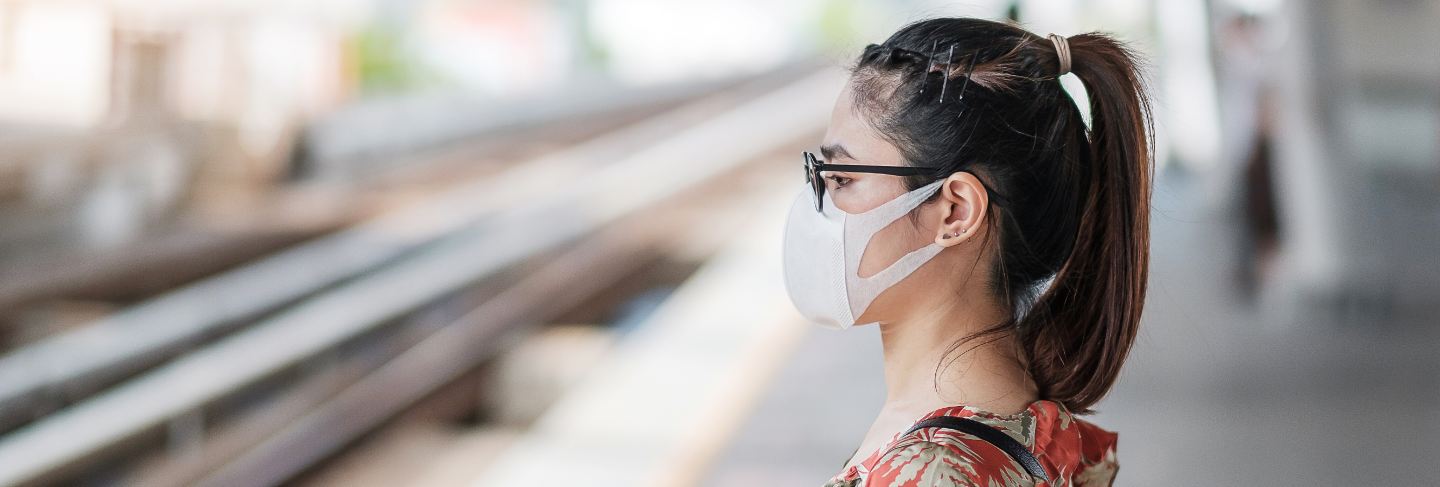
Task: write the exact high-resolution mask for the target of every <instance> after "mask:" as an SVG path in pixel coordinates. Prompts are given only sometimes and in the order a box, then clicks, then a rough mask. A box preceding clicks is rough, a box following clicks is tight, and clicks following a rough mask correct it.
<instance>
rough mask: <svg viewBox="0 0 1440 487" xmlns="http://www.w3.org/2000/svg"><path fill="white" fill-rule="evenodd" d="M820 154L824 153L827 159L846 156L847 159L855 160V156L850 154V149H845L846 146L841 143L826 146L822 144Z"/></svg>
mask: <svg viewBox="0 0 1440 487" xmlns="http://www.w3.org/2000/svg"><path fill="white" fill-rule="evenodd" d="M820 154H823V155H824V156H825V158H826V159H834V158H836V157H844V158H846V159H850V160H855V156H852V155H850V151H847V150H845V146H843V145H840V144H830V145H826V146H821V147H820Z"/></svg>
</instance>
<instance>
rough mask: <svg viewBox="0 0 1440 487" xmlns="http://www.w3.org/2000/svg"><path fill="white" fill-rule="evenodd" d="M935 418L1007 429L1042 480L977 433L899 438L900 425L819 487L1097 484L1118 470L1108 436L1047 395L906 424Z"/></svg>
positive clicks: (953, 409) (943, 431) (940, 412)
mask: <svg viewBox="0 0 1440 487" xmlns="http://www.w3.org/2000/svg"><path fill="white" fill-rule="evenodd" d="M937 416H956V417H961V418H971V419H974V420H976V421H980V422H982V423H985V424H988V425H991V426H994V427H995V428H996V429H999V430H1000V431H1002V432H1004V433H1005V434H1008V435H1010V436H1011V437H1012V438H1015V440H1016V441H1019V442H1020V443H1021V444H1023V445H1025V447H1026V448H1028V449H1029V450H1030V451H1031V452H1032V453H1034V454H1035V458H1036V459H1037V460H1039V462H1040V465H1041V466H1042V467H1044V469H1045V474H1046V475H1047V476H1048V477H1050V481H1049V482H1044V483H1042V482H1039V481H1038V479H1035V478H1032V477H1031V476H1030V474H1028V473H1026V472H1025V469H1024V467H1021V466H1020V463H1019V462H1017V461H1015V460H1014V459H1012V458H1010V456H1009V455H1006V454H1005V452H1004V451H1001V450H1000V448H998V447H996V446H994V445H991V444H990V443H988V442H986V441H985V440H981V439H980V438H978V437H975V436H973V435H970V434H967V433H962V432H960V431H956V430H953V429H949V428H924V429H920V430H917V431H915V432H913V433H910V434H908V435H904V436H901V433H903V431H901V432H897V433H895V437H894V438H892V439H891V440H890V442H889V444H887V445H886V446H885V447H883V448H880V449H879V450H876V451H875V452H874V453H871V454H870V456H869V457H867V458H865V460H864V461H862V462H860V464H859V465H852V466H850V467H849V468H847V469H845V471H843V472H840V473H839V474H837V475H836V476H835V477H833V478H831V479H830V481H829V482H827V483H826V484H825V487H932V486H952V485H953V486H976V487H992V486H1041V485H1043V486H1057V487H1058V486H1065V487H1097V486H1108V485H1110V484H1111V482H1113V481H1114V479H1115V473H1116V472H1117V471H1118V470H1119V464H1118V463H1116V460H1115V443H1116V434H1115V433H1113V432H1110V431H1106V430H1104V429H1101V428H1100V427H1099V426H1096V425H1094V424H1092V423H1090V422H1088V421H1085V420H1082V419H1079V418H1076V417H1075V416H1073V415H1071V414H1070V411H1068V410H1066V409H1065V406H1064V405H1062V404H1060V403H1057V402H1054V401H1049V400H1043V399H1042V400H1039V401H1035V402H1033V403H1031V404H1030V406H1029V407H1027V408H1026V409H1025V410H1024V411H1021V412H1019V413H1016V414H1013V415H999V414H994V413H990V412H987V411H983V410H979V409H975V408H973V407H970V406H949V407H944V408H940V409H936V410H934V411H931V412H930V413H928V414H926V415H925V416H922V417H921V418H920V419H917V420H915V422H914V423H911V424H912V425H913V424H915V423H918V422H920V421H924V420H926V419H930V418H933V417H937ZM906 429H909V428H906Z"/></svg>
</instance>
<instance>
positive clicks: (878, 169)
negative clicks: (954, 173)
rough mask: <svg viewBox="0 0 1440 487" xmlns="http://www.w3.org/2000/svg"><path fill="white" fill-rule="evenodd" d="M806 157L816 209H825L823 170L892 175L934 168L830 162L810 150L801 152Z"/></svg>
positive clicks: (821, 210) (915, 173) (808, 179)
mask: <svg viewBox="0 0 1440 487" xmlns="http://www.w3.org/2000/svg"><path fill="white" fill-rule="evenodd" d="M801 153H802V154H803V155H804V157H805V182H806V183H808V184H809V185H810V188H811V189H812V190H814V192H815V211H818V212H823V211H824V198H825V181H824V178H821V177H820V172H821V171H841V172H863V173H873V174H888V175H891V176H924V175H927V174H930V173H931V172H932V171H933V170H932V169H929V168H924V167H915V166H871V165H865V164H830V163H827V162H825V161H824V160H822V159H820V158H818V157H815V154H814V153H812V152H810V151H802V152H801Z"/></svg>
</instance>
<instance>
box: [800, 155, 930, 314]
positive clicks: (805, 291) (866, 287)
mask: <svg viewBox="0 0 1440 487" xmlns="http://www.w3.org/2000/svg"><path fill="white" fill-rule="evenodd" d="M944 182H945V180H943V179H942V180H939V181H935V182H933V183H930V184H928V185H925V187H923V188H919V189H916V190H914V191H911V192H908V193H905V194H902V195H900V196H898V197H896V198H895V199H893V200H890V201H887V202H885V204H883V205H880V206H878V207H875V208H874V209H872V210H870V211H867V212H864V213H857V214H853V215H852V214H849V213H845V212H844V211H841V210H840V209H839V208H837V207H836V206H835V202H834V201H831V200H830V192H828V191H827V192H825V196H824V198H823V206H824V213H820V212H816V211H815V200H814V192H813V190H812V189H811V188H810V187H809V185H806V187H805V188H804V189H803V190H801V192H800V195H799V196H798V197H796V198H795V203H794V204H793V205H791V207H790V216H789V217H788V219H787V220H786V221H785V249H784V268H785V289H786V291H788V292H789V294H790V301H791V302H793V303H795V308H796V309H799V310H800V314H801V315H803V316H805V318H807V319H809V320H810V321H813V322H815V324H818V325H820V326H824V327H826V328H835V329H845V328H849V327H851V326H854V325H856V324H857V323H855V320H856V319H857V318H858V317H859V316H861V315H863V314H865V310H866V309H868V308H869V307H870V303H871V302H872V301H874V300H875V298H876V297H878V296H880V293H882V292H884V291H885V290H886V289H889V288H890V286H894V285H895V283H897V282H900V280H901V279H904V278H905V277H906V276H909V275H910V274H911V273H912V272H915V269H918V268H920V266H921V265H922V264H924V263H926V262H929V261H930V259H932V258H934V257H935V255H936V254H939V253H940V250H942V249H943V247H941V246H940V244H937V243H935V242H930V244H929V245H926V246H924V247H921V248H919V249H915V250H913V251H911V252H910V253H908V254H905V256H904V257H901V258H900V260H897V261H895V263H893V264H890V266H889V267H886V268H885V269H884V270H881V271H880V272H877V273H875V274H874V275H872V276H870V277H860V258H861V257H862V256H864V255H865V246H866V245H867V244H869V243H870V239H871V238H872V237H874V236H875V233H876V232H879V231H880V230H881V229H883V228H885V227H886V226H887V225H889V224H890V223H891V222H894V221H895V220H897V219H899V218H900V217H902V216H905V214H907V213H909V212H910V210H913V209H915V207H917V206H920V204H921V203H924V202H925V200H927V199H929V198H930V195H931V194H933V193H934V192H935V190H936V188H938V187H940V185H941V184H942V183H944Z"/></svg>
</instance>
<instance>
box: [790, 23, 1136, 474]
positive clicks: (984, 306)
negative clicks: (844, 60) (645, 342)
mask: <svg viewBox="0 0 1440 487" xmlns="http://www.w3.org/2000/svg"><path fill="white" fill-rule="evenodd" d="M1139 64H1140V60H1139V59H1137V55H1136V54H1135V53H1134V52H1132V51H1131V50H1130V48H1129V47H1128V46H1126V45H1125V44H1123V43H1121V42H1119V41H1117V40H1115V39H1113V38H1112V37H1110V36H1108V35H1104V34H1099V33H1089V34H1081V35H1076V36H1071V37H1068V38H1066V37H1061V36H1057V35H1051V36H1049V37H1048V38H1047V37H1044V36H1039V35H1036V34H1034V33H1031V32H1028V31H1026V30H1024V29H1021V28H1020V27H1017V26H1016V25H1013V24H1005V23H998V22H991V21H986V20H978V19H969V18H937V19H930V20H923V21H919V22H915V23H912V24H909V25H907V26H905V27H903V28H901V29H900V30H899V31H898V32H896V33H894V34H893V35H891V36H890V37H889V39H887V40H885V41H884V42H883V43H882V44H878V45H877V44H871V45H869V46H867V47H866V48H865V50H864V52H863V53H862V54H861V55H860V57H859V59H858V61H857V62H856V64H855V65H854V66H853V67H852V68H851V76H850V79H849V81H848V83H847V84H846V85H845V87H844V88H843V90H842V92H841V93H840V95H839V99H838V100H837V102H836V104H835V107H834V110H833V113H832V115H831V120H830V123H829V127H828V130H827V132H826V134H825V138H824V141H823V145H822V147H821V152H822V154H823V160H822V159H821V158H817V157H815V155H814V154H811V153H808V152H807V153H805V154H804V156H805V165H806V175H807V180H808V181H807V183H808V184H809V187H807V188H806V189H805V190H804V191H803V192H802V194H801V195H799V197H798V198H797V199H796V200H795V203H794V205H793V206H792V208H791V210H790V211H791V212H790V215H789V218H788V220H787V223H786V233H785V245H784V246H785V250H784V259H785V261H784V267H785V281H786V287H787V290H788V292H789V295H790V298H791V300H792V302H794V304H795V305H796V307H797V308H798V309H799V310H800V312H801V313H802V314H803V315H804V316H805V317H806V318H807V319H809V320H810V321H812V322H814V323H816V324H819V325H822V326H826V327H831V328H837V329H845V328H849V327H851V326H855V325H861V324H878V326H880V333H881V337H882V343H883V351H884V369H885V381H886V387H887V397H886V400H885V403H884V406H883V408H882V410H881V412H880V414H879V416H878V418H877V419H876V420H875V422H874V424H873V425H872V427H871V428H870V430H869V433H867V434H866V437H865V438H864V440H863V441H862V443H861V444H860V445H859V447H858V448H857V449H856V450H855V453H854V454H853V455H852V457H851V458H850V459H848V461H846V462H845V464H844V466H843V467H842V469H841V472H840V473H838V474H836V475H835V476H834V477H833V478H832V479H830V481H829V482H828V483H827V485H829V486H858V485H868V486H889V485H897V486H898V485H920V486H934V485H977V486H978V485H985V486H989V485H1091V486H1093V485H1109V484H1110V483H1111V482H1112V481H1113V479H1114V476H1115V474H1116V472H1117V469H1118V463H1117V460H1116V458H1115V446H1116V439H1117V435H1116V433H1114V432H1111V431H1107V430H1104V429H1102V428H1100V427H1099V426H1096V425H1095V424H1092V423H1089V422H1087V421H1084V420H1082V419H1080V418H1078V417H1077V416H1076V415H1077V414H1085V413H1090V412H1093V411H1091V409H1090V407H1091V406H1092V405H1094V404H1095V403H1096V402H1097V401H1099V400H1100V399H1101V398H1102V397H1103V396H1104V395H1105V394H1106V393H1107V392H1108V391H1109V389H1110V388H1111V386H1112V384H1113V383H1114V382H1115V379H1116V376H1117V375H1118V374H1119V371H1120V369H1121V366H1122V364H1123V363H1124V361H1125V359H1126V357H1127V355H1128V353H1129V350H1130V348H1131V344H1132V342H1133V340H1134V338H1135V336H1136V332H1137V329H1138V326H1139V323H1140V316H1141V309H1142V306H1143V303H1144V300H1145V290H1146V280H1147V273H1148V260H1149V216H1148V214H1149V208H1150V194H1151V179H1152V173H1153V162H1152V159H1153V154H1152V151H1151V147H1152V142H1151V140H1152V138H1153V137H1152V130H1151V125H1150V124H1151V122H1150V107H1149V95H1148V93H1147V91H1146V88H1145V86H1144V83H1143V78H1142V74H1141V72H1140V71H1139V68H1138V66H1139ZM1067 73H1074V75H1075V76H1076V77H1078V78H1079V80H1080V81H1081V82H1083V84H1084V86H1085V89H1086V91H1087V92H1088V96H1089V102H1090V103H1089V113H1090V116H1091V123H1090V126H1089V127H1087V126H1086V124H1085V121H1084V118H1083V116H1082V112H1081V110H1080V107H1079V106H1077V104H1076V102H1075V101H1074V100H1072V98H1071V97H1070V96H1069V94H1067V93H1066V91H1065V90H1064V89H1062V87H1061V84H1060V81H1059V78H1060V76H1062V75H1064V74H1067ZM962 347H964V348H963V349H962ZM957 352H958V353H957ZM977 426H978V428H977ZM997 433H998V434H997Z"/></svg>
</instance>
